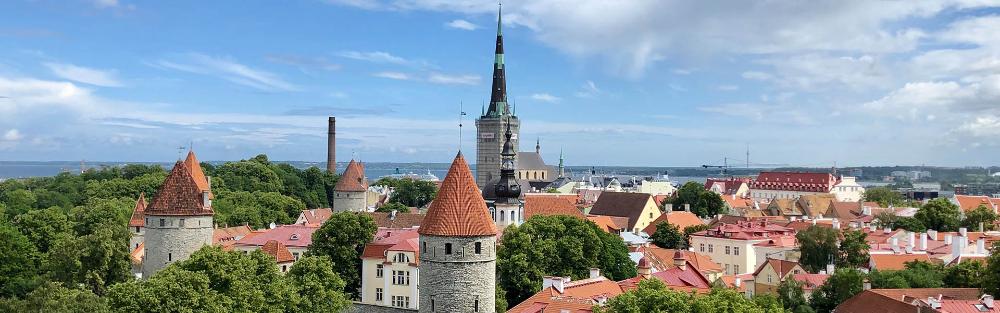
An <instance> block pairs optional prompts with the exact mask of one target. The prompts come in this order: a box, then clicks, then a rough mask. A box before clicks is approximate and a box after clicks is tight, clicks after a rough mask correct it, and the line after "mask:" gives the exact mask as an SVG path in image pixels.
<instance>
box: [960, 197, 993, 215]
mask: <svg viewBox="0 0 1000 313" xmlns="http://www.w3.org/2000/svg"><path fill="white" fill-rule="evenodd" d="M955 200H958V207H959V208H961V209H962V212H969V211H972V210H975V209H976V208H978V207H979V206H980V205H981V206H985V207H986V208H987V209H990V210H993V209H994V208H993V205H994V203H993V202H992V201H990V200H991V199H990V197H987V196H965V195H955Z"/></svg>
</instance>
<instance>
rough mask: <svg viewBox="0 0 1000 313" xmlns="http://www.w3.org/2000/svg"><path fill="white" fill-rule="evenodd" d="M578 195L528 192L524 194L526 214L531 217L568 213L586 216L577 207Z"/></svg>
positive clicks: (526, 216)
mask: <svg viewBox="0 0 1000 313" xmlns="http://www.w3.org/2000/svg"><path fill="white" fill-rule="evenodd" d="M576 199H577V197H576V195H570V196H567V195H560V194H551V195H550V194H528V195H525V196H524V215H525V219H529V218H531V217H532V216H535V215H566V216H572V217H577V218H581V219H582V218H584V216H583V212H582V211H580V209H578V208H577V207H576Z"/></svg>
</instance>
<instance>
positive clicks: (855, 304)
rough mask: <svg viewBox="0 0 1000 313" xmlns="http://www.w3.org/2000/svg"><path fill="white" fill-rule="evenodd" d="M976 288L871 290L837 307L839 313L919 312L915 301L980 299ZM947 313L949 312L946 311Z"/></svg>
mask: <svg viewBox="0 0 1000 313" xmlns="http://www.w3.org/2000/svg"><path fill="white" fill-rule="evenodd" d="M979 295H980V294H979V289H976V288H911V289H871V290H865V291H862V292H861V293H859V294H857V295H855V296H854V297H851V298H850V299H847V300H846V301H844V302H843V303H841V304H840V305H838V306H837V308H836V311H837V312H838V313H897V312H913V313H917V312H919V311H918V310H917V307H916V306H914V305H913V304H912V302H913V301H914V300H925V301H926V300H927V298H929V297H934V298H937V297H939V296H940V297H941V299H942V300H974V299H979ZM946 312H947V311H946Z"/></svg>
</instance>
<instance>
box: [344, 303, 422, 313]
mask: <svg viewBox="0 0 1000 313" xmlns="http://www.w3.org/2000/svg"><path fill="white" fill-rule="evenodd" d="M416 312H417V310H414V309H400V308H393V307H386V306H379V305H371V304H364V303H357V302H355V303H354V304H353V305H351V307H349V308H347V310H346V311H344V313H416Z"/></svg>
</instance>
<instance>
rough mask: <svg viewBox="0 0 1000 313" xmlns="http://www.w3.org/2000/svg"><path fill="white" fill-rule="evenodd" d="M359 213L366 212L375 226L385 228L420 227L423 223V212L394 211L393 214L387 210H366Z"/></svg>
mask: <svg viewBox="0 0 1000 313" xmlns="http://www.w3.org/2000/svg"><path fill="white" fill-rule="evenodd" d="M361 214H368V215H369V216H371V217H372V219H373V220H375V226H378V227H386V228H413V227H420V224H422V223H423V221H424V217H426V215H425V214H422V213H399V212H396V214H395V215H393V214H391V213H389V212H366V213H361Z"/></svg>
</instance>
